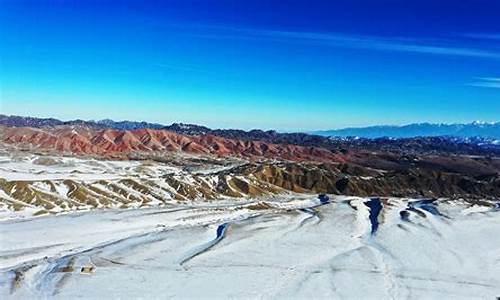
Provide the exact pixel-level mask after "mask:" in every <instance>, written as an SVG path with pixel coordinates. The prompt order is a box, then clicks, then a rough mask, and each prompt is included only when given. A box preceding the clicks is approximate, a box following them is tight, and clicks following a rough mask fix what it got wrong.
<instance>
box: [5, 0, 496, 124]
mask: <svg viewBox="0 0 500 300" xmlns="http://www.w3.org/2000/svg"><path fill="white" fill-rule="evenodd" d="M143 2H144V3H143ZM146 2H147V3H146ZM0 59H1V61H0V63H1V65H0V66H1V68H0V89H1V90H0V96H1V103H0V108H1V112H2V113H4V114H17V115H31V116H40V117H56V118H60V119H64V120H66V119H75V118H83V119H102V118H112V119H115V120H123V119H129V120H146V121H151V122H160V123H166V124H169V123H172V122H185V123H196V124H203V125H207V126H210V127H214V128H228V127H233V128H234V127H236V128H243V129H250V128H263V129H270V128H273V129H278V130H284V131H289V130H290V131H293V130H314V129H329V128H340V127H347V126H366V125H373V124H406V123H411V122H446V123H451V122H470V121H473V120H484V121H499V116H500V2H499V1H495V0H491V1H486V0H475V1H469V0H463V1H427V0H420V1H408V0H405V1H402V0H401V1H388V0H381V1H360V0H350V1H334V0H331V1H311V0H308V1H269V0H268V1H256V0H253V1H190V0H183V1H119V2H113V1H85V0H83V1H61V0H59V1H42V0H40V1H24V0H3V1H0Z"/></svg>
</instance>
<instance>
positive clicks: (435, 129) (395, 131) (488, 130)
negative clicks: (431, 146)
mask: <svg viewBox="0 0 500 300" xmlns="http://www.w3.org/2000/svg"><path fill="white" fill-rule="evenodd" d="M311 133H312V134H317V135H321V136H329V137H362V138H381V137H390V138H412V137H434V136H452V137H462V138H467V137H482V138H491V139H500V122H496V123H485V122H472V123H468V124H431V123H418V124H408V125H404V126H370V127H361V128H344V129H334V130H325V131H314V132H311Z"/></svg>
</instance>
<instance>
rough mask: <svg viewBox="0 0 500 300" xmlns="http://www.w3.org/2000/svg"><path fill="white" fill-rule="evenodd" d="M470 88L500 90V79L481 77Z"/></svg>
mask: <svg viewBox="0 0 500 300" xmlns="http://www.w3.org/2000/svg"><path fill="white" fill-rule="evenodd" d="M469 85H470V86H476V87H484V88H495V89H500V77H480V78H478V80H477V81H476V82H473V83H471V84H469Z"/></svg>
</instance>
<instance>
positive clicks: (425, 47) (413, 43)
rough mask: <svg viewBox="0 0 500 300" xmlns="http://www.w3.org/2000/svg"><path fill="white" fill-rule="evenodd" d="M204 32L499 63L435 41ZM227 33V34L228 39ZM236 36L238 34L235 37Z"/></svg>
mask: <svg viewBox="0 0 500 300" xmlns="http://www.w3.org/2000/svg"><path fill="white" fill-rule="evenodd" d="M205 29H212V30H217V31H219V32H218V33H215V34H214V33H211V34H206V35H205V34H200V35H198V36H204V37H207V38H239V39H258V40H270V41H275V42H294V43H301V44H309V45H323V46H333V47H341V48H353V49H367V50H379V51H394V52H408V53H421V54H433V55H443V56H461V57H477V58H489V59H500V52H498V51H492V50H488V49H483V48H471V47H452V46H443V45H439V44H437V43H436V42H435V40H433V42H434V43H433V44H431V43H430V42H429V41H428V40H427V41H426V40H419V39H414V38H401V37H391V38H385V37H380V36H363V35H345V34H337V33H319V32H306V31H281V30H262V29H247V28H233V27H223V26H220V27H219V26H207V27H205ZM224 31H225V32H224ZM226 33H229V35H228V34H226ZM235 33H237V35H236V36H235ZM423 42H427V44H423Z"/></svg>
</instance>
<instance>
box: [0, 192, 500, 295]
mask: <svg viewBox="0 0 500 300" xmlns="http://www.w3.org/2000/svg"><path fill="white" fill-rule="evenodd" d="M499 230H500V211H498V209H497V208H495V207H494V206H477V205H470V204H468V203H466V202H460V201H456V202H452V201H445V200H439V201H437V202H421V201H420V202H419V201H417V200H412V199H392V198H391V199H388V200H382V201H378V200H371V199H363V198H355V197H341V196H338V197H331V202H330V203H328V204H324V205H321V202H320V201H319V199H317V198H316V196H296V197H295V196H289V197H288V198H284V199H281V200H280V199H273V200H271V199H270V200H268V201H266V202H262V201H261V200H260V201H256V202H252V201H249V202H248V201H247V202H246V203H239V204H232V203H230V202H227V201H226V202H221V203H213V204H210V205H205V204H203V203H200V204H196V205H194V204H192V205H189V206H188V205H177V206H171V207H168V208H166V207H164V208H145V209H133V210H104V211H90V212H80V213H71V214H65V215H56V216H46V217H39V218H33V219H18V220H12V219H9V220H3V221H0V246H1V247H0V278H1V279H0V298H2V299H7V298H19V299H21V298H22V299H33V298H53V297H54V298H65V299H66V298H80V297H84V298H89V299H103V298H122V299H123V298H162V299H164V298H285V299H288V298H302V299H306V298H324V299H341V298H351V299H360V298H362V299H365V298H366V299H391V298H393V299H406V298H409V299H422V298H426V299H429V298H430V299H442V298H446V299H473V298H477V299H495V297H498V296H500V276H499V275H500V239H499V238H498V237H497V233H498V232H499Z"/></svg>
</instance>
